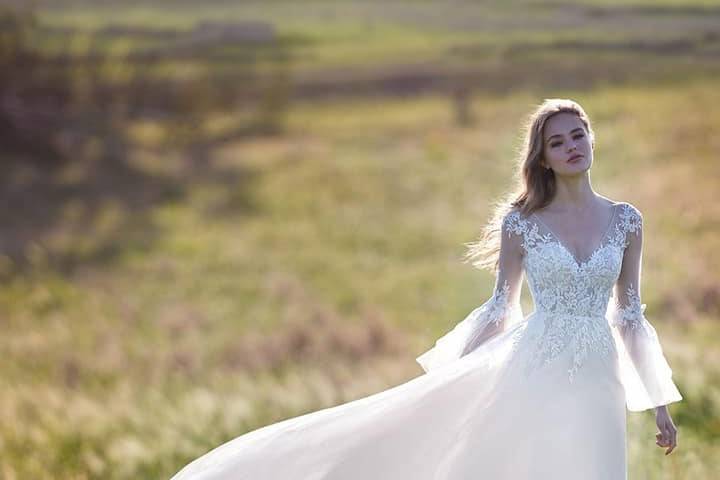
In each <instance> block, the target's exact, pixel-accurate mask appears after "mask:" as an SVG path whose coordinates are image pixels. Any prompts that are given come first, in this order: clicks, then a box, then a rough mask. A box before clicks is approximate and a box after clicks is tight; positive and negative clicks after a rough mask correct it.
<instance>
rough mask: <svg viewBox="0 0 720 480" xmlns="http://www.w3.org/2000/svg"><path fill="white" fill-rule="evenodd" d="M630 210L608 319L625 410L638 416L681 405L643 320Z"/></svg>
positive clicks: (636, 227)
mask: <svg viewBox="0 0 720 480" xmlns="http://www.w3.org/2000/svg"><path fill="white" fill-rule="evenodd" d="M629 210H630V214H629V216H628V217H627V218H626V219H625V220H626V221H625V226H626V227H627V228H626V229H625V230H626V248H625V254H624V257H623V263H622V267H621V271H620V276H619V277H618V280H617V283H616V284H615V290H614V295H613V299H612V302H610V305H609V309H608V310H609V315H608V318H609V320H610V324H611V326H612V327H613V335H615V336H616V344H617V345H618V347H619V348H618V351H619V355H620V358H619V359H620V375H621V379H622V383H623V386H624V389H625V394H626V403H627V408H628V410H630V411H636V412H637V411H642V410H647V409H650V408H654V407H658V406H660V405H667V404H668V403H671V402H677V401H680V400H682V396H681V395H680V392H679V391H678V389H677V387H676V386H675V384H674V383H673V381H672V378H671V377H672V370H671V369H670V366H669V365H668V362H667V360H666V359H665V356H664V354H663V350H662V347H661V345H660V341H659V339H658V336H657V332H656V331H655V328H653V326H652V325H651V324H650V322H649V321H648V320H647V318H645V307H646V305H645V304H641V303H640V276H641V268H642V240H643V231H642V230H643V229H642V214H641V213H640V211H639V210H637V209H636V208H634V207H632V208H631V209H629ZM618 337H619V338H618Z"/></svg>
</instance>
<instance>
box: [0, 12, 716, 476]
mask: <svg viewBox="0 0 720 480" xmlns="http://www.w3.org/2000/svg"><path fill="white" fill-rule="evenodd" d="M0 5H2V6H0V23H1V28H0V140H1V141H2V148H1V149H0V161H1V162H2V164H1V165H2V174H1V175H0V197H1V201H0V215H1V219H2V222H1V225H2V233H1V234H0V275H1V276H2V281H1V282H0V328H1V330H2V334H0V348H1V352H0V353H1V359H0V391H1V392H2V394H1V395H0V477H2V478H3V479H5V480H16V479H33V480H44V479H58V478H63V479H77V480H80V479H101V478H102V479H162V478H169V477H170V476H171V475H172V474H173V473H175V472H176V471H177V470H178V469H179V468H180V467H181V466H183V465H184V464H185V463H187V462H189V461H190V460H191V459H193V458H196V457H197V456H199V455H201V454H203V453H204V452H206V451H208V450H209V449H211V448H213V447H215V446H217V445H219V444H221V443H223V442H225V441H227V440H230V439H231V438H234V437H236V436H238V435H240V434H242V433H244V432H246V431H249V430H252V429H255V428H259V427H261V426H263V425H265V424H269V423H273V422H276V421H280V420H282V419H285V418H289V417H291V416H296V415H300V414H303V413H307V412H310V411H314V410H317V409H320V408H324V407H330V406H333V405H337V404H339V403H344V402H347V401H350V400H353V399H357V398H361V397H363V396H366V395H369V394H372V393H375V392H379V391H381V390H383V389H385V388H389V387H390V386H394V385H397V384H399V383H401V382H405V381H408V380H410V379H412V378H414V377H416V376H418V375H420V374H421V373H422V370H421V368H420V366H419V365H418V364H417V363H416V362H415V357H416V356H418V355H419V354H421V353H422V352H424V351H425V350H426V349H428V348H430V346H431V345H432V342H433V341H434V340H435V339H436V338H437V337H438V336H440V335H441V334H443V333H444V332H446V331H447V330H448V329H449V328H450V327H452V326H453V325H454V324H455V323H456V322H458V321H459V320H461V319H462V318H463V317H464V316H465V315H466V314H467V313H468V312H469V311H470V310H472V309H473V308H475V307H476V306H478V305H479V304H481V303H483V302H484V301H485V300H486V299H487V297H488V296H489V295H490V293H491V291H492V287H493V284H494V278H493V276H492V274H491V273H489V272H485V271H478V270H475V269H473V268H472V267H471V266H470V265H468V264H465V263H463V262H462V256H463V254H464V253H465V247H464V243H465V242H470V241H472V240H474V239H475V238H476V237H477V235H478V234H479V233H480V229H481V227H482V225H483V224H484V222H485V221H486V220H487V218H488V215H489V213H490V204H491V202H492V201H493V200H494V199H496V198H497V197H498V196H499V195H501V194H502V193H504V192H505V191H506V190H507V189H508V188H510V187H511V185H512V174H513V168H514V159H515V156H516V153H517V150H518V149H519V147H520V144H521V132H520V127H521V124H522V122H523V121H524V119H525V117H526V115H527V114H528V113H529V112H530V111H531V110H532V109H533V108H534V106H535V105H537V104H539V103H540V102H541V101H542V100H543V99H544V98H551V97H564V98H571V99H573V100H576V101H578V102H579V103H580V104H581V105H583V107H584V108H585V109H586V111H587V112H588V114H589V115H590V117H591V120H592V121H593V122H594V128H595V131H596V134H597V144H596V150H595V163H594V165H593V167H592V170H591V180H592V183H593V187H594V188H595V189H596V190H597V191H598V192H599V193H601V194H603V195H606V196H608V197H610V198H613V199H616V200H625V201H629V202H631V203H633V204H635V205H636V206H637V207H638V208H640V210H641V211H643V212H644V215H645V228H646V241H645V248H644V265H643V285H642V294H643V302H645V303H647V304H648V308H647V311H646V314H647V316H648V318H649V319H650V321H651V322H652V323H653V325H654V326H655V327H656V329H657V330H658V333H659V335H660V338H661V341H662V344H663V347H664V349H665V352H666V356H667V357H668V360H669V362H670V364H671V366H672V367H673V371H674V379H675V380H676V383H677V384H678V387H679V388H680V390H681V392H682V393H683V395H684V397H685V399H684V401H683V402H680V403H676V404H673V405H671V406H670V411H671V414H672V415H673V418H674V420H675V422H676V424H677V426H678V428H679V437H678V441H679V446H678V449H677V450H676V451H675V452H673V454H672V455H670V456H667V457H666V456H664V455H663V451H664V450H663V449H660V448H658V447H657V446H656V445H655V438H654V434H655V431H656V427H655V422H654V414H653V412H652V411H645V412H642V413H635V414H629V419H628V421H629V426H628V428H629V437H628V449H629V453H630V478H633V479H634V480H642V479H653V480H661V479H673V480H678V479H693V480H699V479H715V478H717V474H718V472H719V471H720V442H719V441H718V440H719V439H720V340H719V335H720V323H719V317H720V285H719V283H718V275H717V272H718V271H719V270H720V255H719V254H718V252H719V251H720V236H719V227H720V206H719V205H718V202H717V198H718V187H719V186H720V184H719V180H718V179H719V174H720V162H719V158H718V152H719V151H720V131H719V129H718V127H719V126H720V108H718V107H719V106H720V88H719V87H720V84H719V83H718V78H719V77H718V74H719V73H720V2H718V1H700V0H698V1H692V0H690V1H679V0H666V1H649V0H634V1H633V2H623V1H613V0H584V1H578V2H562V1H554V2H539V1H530V0H506V1H494V2H480V1H420V0H417V1H375V0H337V1H294V2H292V1H284V0H266V1H259V2H249V1H248V2H242V1H221V0H205V1H202V2H199V1H179V0H174V1H171V0H154V1H153V2H139V1H131V0H105V1H98V0H93V1H90V0H88V1H70V0H52V1H50V0H47V1H35V2H27V1H25V0H19V1H18V2H16V3H13V2H7V1H4V2H1V3H0ZM523 306H524V309H525V311H526V312H530V311H531V310H532V303H531V298H530V296H529V292H528V291H527V288H525V289H524V292H523ZM538 407H539V408H541V407H542V406H538ZM588 441H592V432H588Z"/></svg>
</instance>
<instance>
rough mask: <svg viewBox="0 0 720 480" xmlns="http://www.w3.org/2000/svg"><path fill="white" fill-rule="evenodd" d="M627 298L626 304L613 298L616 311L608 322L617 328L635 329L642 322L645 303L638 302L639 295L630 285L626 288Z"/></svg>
mask: <svg viewBox="0 0 720 480" xmlns="http://www.w3.org/2000/svg"><path fill="white" fill-rule="evenodd" d="M625 293H626V295H627V299H628V304H627V305H622V304H621V303H620V302H619V301H618V300H617V299H616V300H615V309H616V311H617V313H616V314H615V315H614V316H613V318H612V319H611V321H610V323H611V325H612V326H614V327H618V328H630V329H631V330H636V329H638V328H639V327H640V325H641V324H642V322H643V320H644V318H645V308H646V307H647V304H644V303H643V304H640V296H639V295H638V294H637V292H636V291H635V289H634V288H633V287H632V285H630V286H628V288H627V290H626V292H625Z"/></svg>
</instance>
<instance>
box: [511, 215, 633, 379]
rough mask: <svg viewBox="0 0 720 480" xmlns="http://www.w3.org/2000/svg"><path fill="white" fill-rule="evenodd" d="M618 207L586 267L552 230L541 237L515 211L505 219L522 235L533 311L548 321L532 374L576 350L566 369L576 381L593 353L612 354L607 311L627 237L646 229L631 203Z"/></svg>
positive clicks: (534, 355) (538, 230)
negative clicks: (563, 353)
mask: <svg viewBox="0 0 720 480" xmlns="http://www.w3.org/2000/svg"><path fill="white" fill-rule="evenodd" d="M616 208H619V209H620V211H619V212H617V215H616V218H615V219H614V225H611V226H610V228H609V229H608V231H607V232H606V233H607V235H606V237H605V238H603V239H602V241H601V244H600V245H599V246H598V248H597V249H596V250H595V251H594V252H593V253H592V255H591V256H590V257H589V258H588V259H587V260H586V261H585V262H582V263H578V262H577V261H576V259H575V257H574V256H573V255H572V253H570V252H569V251H567V249H565V248H564V246H563V245H562V244H561V243H560V241H559V239H557V238H555V237H554V235H553V234H552V233H551V232H546V233H543V229H542V228H541V226H540V225H539V224H538V223H537V222H535V221H533V220H532V219H530V218H524V217H522V216H521V215H520V212H519V211H517V210H513V211H512V212H510V213H508V215H506V217H505V219H504V220H503V228H504V230H505V231H507V232H509V233H510V234H515V235H521V236H522V240H523V242H522V246H523V249H524V250H525V255H524V259H523V262H524V268H525V272H526V274H527V280H528V285H529V287H530V291H531V293H532V296H533V300H534V302H535V309H536V311H537V312H538V313H541V314H543V317H544V322H545V325H544V328H543V331H542V333H541V334H540V335H541V337H540V338H539V339H538V340H537V342H536V343H535V350H534V351H533V352H531V354H530V356H529V357H528V362H527V365H526V373H527V374H528V375H529V374H531V373H532V372H533V371H535V369H537V368H541V367H543V366H544V365H547V364H548V363H550V362H552V361H553V360H555V359H557V358H558V357H559V356H560V355H561V353H562V352H564V351H566V350H567V349H568V348H572V349H573V350H572V352H571V359H570V364H569V366H568V379H569V381H571V382H572V381H573V380H574V378H575V377H576V374H577V372H578V371H579V370H580V369H581V368H582V365H583V364H584V363H585V361H586V359H587V358H588V356H589V354H590V353H591V352H595V353H597V354H598V355H599V356H601V357H607V356H609V355H611V354H612V353H613V352H614V340H613V337H612V332H611V330H610V324H609V323H608V319H607V317H606V310H607V306H608V302H609V299H610V297H611V295H612V290H613V286H614V284H615V282H616V281H617V279H618V276H619V274H620V270H621V267H622V259H623V253H624V249H625V248H626V247H627V245H628V238H627V236H628V233H629V232H633V233H637V232H638V231H639V230H640V228H641V226H642V217H641V215H640V213H639V211H637V209H635V208H634V207H633V206H632V205H630V204H627V203H622V204H620V205H618V206H617V207H616ZM630 313H631V312H628V317H627V318H630Z"/></svg>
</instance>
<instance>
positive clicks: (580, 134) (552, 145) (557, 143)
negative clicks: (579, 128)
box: [550, 133, 585, 148]
mask: <svg viewBox="0 0 720 480" xmlns="http://www.w3.org/2000/svg"><path fill="white" fill-rule="evenodd" d="M584 136H585V134H583V133H578V134H575V135H574V136H573V138H575V139H577V138H582V137H584ZM561 143H562V142H553V143H551V144H550V147H551V148H555V147H557V146H558V145H560V144H561Z"/></svg>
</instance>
